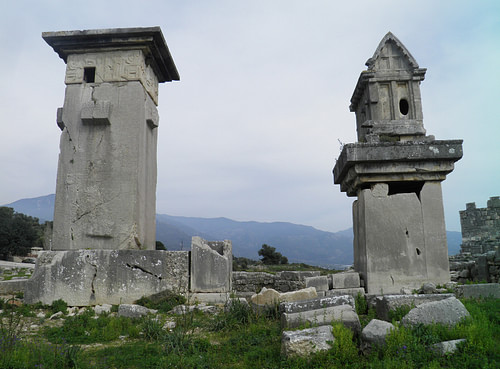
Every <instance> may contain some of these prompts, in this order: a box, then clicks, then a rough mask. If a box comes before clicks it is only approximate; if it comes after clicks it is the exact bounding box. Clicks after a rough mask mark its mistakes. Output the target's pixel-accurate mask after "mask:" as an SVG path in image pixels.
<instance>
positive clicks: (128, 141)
mask: <svg viewBox="0 0 500 369" xmlns="http://www.w3.org/2000/svg"><path fill="white" fill-rule="evenodd" d="M42 37H43V39H44V40H45V41H46V42H47V43H48V44H49V45H50V46H52V48H53V49H54V51H55V52H56V53H57V54H59V56H60V57H61V58H62V59H63V60H64V61H65V63H66V65H67V66H66V76H65V83H66V94H65V98H64V106H63V107H62V108H59V109H58V110H57V124H58V126H59V128H60V129H61V130H62V134H61V142H60V150H61V153H60V155H59V165H58V173H57V187H56V200H55V212H54V232H53V244H52V250H78V249H98V250H103V249H106V250H121V249H135V250H154V249H155V241H156V238H155V225H156V223H155V217H156V211H155V208H156V205H155V204H156V145H157V131H158V129H157V128H158V123H159V118H158V111H157V109H156V106H157V104H158V83H162V82H167V81H172V80H179V74H178V72H177V69H176V67H175V64H174V61H173V59H172V57H171V55H170V52H169V49H168V47H167V44H166V42H165V40H164V38H163V35H162V32H161V30H160V28H159V27H152V28H125V29H98V30H87V31H68V32H44V33H43V35H42Z"/></svg>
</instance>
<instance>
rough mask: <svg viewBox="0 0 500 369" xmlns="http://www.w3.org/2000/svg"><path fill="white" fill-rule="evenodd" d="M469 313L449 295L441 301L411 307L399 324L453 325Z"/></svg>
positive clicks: (458, 301)
mask: <svg viewBox="0 0 500 369" xmlns="http://www.w3.org/2000/svg"><path fill="white" fill-rule="evenodd" d="M469 316H470V314H469V312H468V311H467V309H466V308H465V306H464V305H463V304H462V302H460V300H458V299H457V298H456V297H449V298H447V299H445V300H441V301H432V302H427V303H425V304H421V305H419V306H417V307H416V308H414V309H411V310H410V312H409V313H408V314H406V315H405V316H404V317H403V319H401V324H403V325H405V326H415V325H417V324H420V323H421V324H424V325H428V324H434V323H436V324H445V325H448V326H454V325H456V324H457V323H459V322H460V321H461V320H462V319H465V318H467V317H469Z"/></svg>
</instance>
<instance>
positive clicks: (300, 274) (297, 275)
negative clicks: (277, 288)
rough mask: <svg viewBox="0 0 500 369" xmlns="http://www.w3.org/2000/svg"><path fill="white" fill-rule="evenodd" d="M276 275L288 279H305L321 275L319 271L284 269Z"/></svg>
mask: <svg viewBox="0 0 500 369" xmlns="http://www.w3.org/2000/svg"><path fill="white" fill-rule="evenodd" d="M276 275H277V276H278V277H279V278H281V279H284V280H287V281H303V280H304V278H306V277H318V276H319V275H320V272H319V271H316V270H312V271H284V272H279V273H276Z"/></svg>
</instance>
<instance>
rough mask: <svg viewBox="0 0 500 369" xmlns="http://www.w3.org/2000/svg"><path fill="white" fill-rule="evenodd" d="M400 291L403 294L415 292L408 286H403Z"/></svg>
mask: <svg viewBox="0 0 500 369" xmlns="http://www.w3.org/2000/svg"><path fill="white" fill-rule="evenodd" d="M400 293H401V294H402V295H411V294H412V293H413V292H412V291H411V289H409V288H408V287H403V288H401V291H400Z"/></svg>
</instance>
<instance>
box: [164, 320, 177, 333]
mask: <svg viewBox="0 0 500 369" xmlns="http://www.w3.org/2000/svg"><path fill="white" fill-rule="evenodd" d="M175 326H176V323H175V322H174V321H173V320H167V321H166V322H165V324H163V329H166V330H169V331H171V330H173V329H174V328H175Z"/></svg>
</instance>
